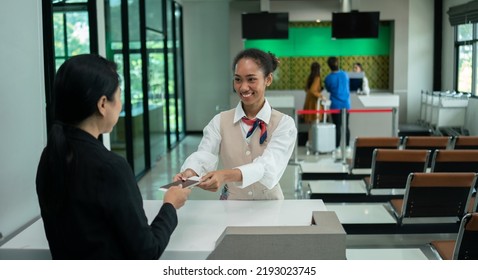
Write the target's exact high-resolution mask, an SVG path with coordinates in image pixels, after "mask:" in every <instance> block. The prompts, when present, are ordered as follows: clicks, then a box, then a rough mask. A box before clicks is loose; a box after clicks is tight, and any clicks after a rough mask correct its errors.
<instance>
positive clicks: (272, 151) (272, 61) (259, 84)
mask: <svg viewBox="0 0 478 280" xmlns="http://www.w3.org/2000/svg"><path fill="white" fill-rule="evenodd" d="M278 63H279V61H278V59H277V57H276V56H275V55H273V54H272V53H266V52H264V51H262V50H258V49H246V50H243V51H241V52H240V53H239V54H238V55H237V56H236V57H235V58H234V61H233V71H234V82H233V84H234V91H235V92H236V93H237V95H238V96H239V98H240V99H241V100H240V102H239V103H238V104H237V106H236V107H235V108H234V109H231V110H228V111H225V112H221V113H219V114H217V115H216V116H215V117H214V118H213V119H212V120H211V121H210V122H209V124H208V125H207V126H206V127H205V128H204V131H203V138H202V140H201V143H200V144H199V147H198V150H197V152H194V153H193V154H191V155H190V156H189V157H188V158H187V159H186V161H185V162H184V164H183V166H182V167H181V172H180V173H178V174H177V175H176V176H175V178H174V180H179V179H186V178H189V177H192V176H200V177H201V178H200V182H201V183H200V184H199V185H198V186H199V187H201V188H202V189H205V190H209V191H217V190H218V189H219V188H220V187H222V186H224V187H223V189H222V193H221V197H220V198H221V199H231V200H232V199H235V200H264V199H284V195H283V193H282V190H281V188H280V185H279V179H280V178H281V176H282V174H283V173H284V170H285V168H286V167H287V164H288V162H289V159H290V157H291V155H292V152H293V150H294V147H295V141H296V138H297V129H296V127H295V122H294V120H293V119H292V118H291V117H290V116H288V115H285V114H283V113H281V112H279V111H277V110H274V109H272V108H271V106H270V105H269V102H268V101H267V99H266V98H265V91H266V88H267V87H268V86H270V84H271V83H272V79H273V75H272V73H273V72H274V70H275V69H276V68H277V65H278ZM256 128H257V129H256ZM219 160H220V161H221V166H222V167H223V169H222V170H216V169H217V166H218V162H219Z"/></svg>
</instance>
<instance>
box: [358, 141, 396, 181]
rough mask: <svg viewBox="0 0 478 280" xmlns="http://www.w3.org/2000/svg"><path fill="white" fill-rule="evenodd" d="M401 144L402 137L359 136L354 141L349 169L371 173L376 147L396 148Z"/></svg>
mask: <svg viewBox="0 0 478 280" xmlns="http://www.w3.org/2000/svg"><path fill="white" fill-rule="evenodd" d="M399 146H400V137H357V138H355V141H354V146H353V147H354V150H353V155H352V159H351V160H350V161H349V170H350V173H352V174H368V175H370V172H371V168H372V156H373V151H374V150H375V149H395V150H397V149H398V148H399Z"/></svg>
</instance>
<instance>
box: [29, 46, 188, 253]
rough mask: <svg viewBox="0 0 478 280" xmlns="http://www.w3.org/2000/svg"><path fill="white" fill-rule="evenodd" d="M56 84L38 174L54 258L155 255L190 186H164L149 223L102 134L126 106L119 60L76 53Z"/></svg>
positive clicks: (129, 176) (128, 174)
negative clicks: (102, 138)
mask: <svg viewBox="0 0 478 280" xmlns="http://www.w3.org/2000/svg"><path fill="white" fill-rule="evenodd" d="M53 90H54V97H53V103H54V113H55V123H54V124H53V125H52V127H51V130H50V132H49V135H48V141H47V145H46V147H45V149H44V150H43V153H42V155H41V159H40V163H39V165H38V171H37V177H36V186H37V194H38V199H39V203H40V209H41V216H42V218H43V224H44V227H45V232H46V236H47V239H48V243H49V246H50V252H51V255H52V258H53V259H158V258H159V257H160V256H161V254H162V252H163V251H164V249H165V248H166V245H167V244H168V242H169V237H170V235H171V233H172V232H173V230H174V229H175V227H176V225H177V215H176V209H178V208H180V207H181V206H183V205H184V203H185V201H186V199H187V196H188V195H189V193H190V190H189V189H183V188H181V187H173V188H171V189H170V190H169V191H168V192H166V193H165V195H164V201H163V205H162V207H161V209H160V211H159V213H158V214H157V216H156V218H155V219H154V220H153V222H152V223H151V225H148V221H147V218H146V215H145V212H144V210H143V204H142V203H143V202H142V198H141V194H140V192H139V189H138V186H137V184H136V179H135V176H134V174H133V172H132V170H131V168H130V166H129V165H128V163H127V162H126V160H125V159H124V158H122V157H121V156H119V155H116V154H115V153H113V152H111V151H109V150H108V149H106V148H105V146H104V145H103V144H102V142H101V141H100V140H98V137H99V136H100V134H102V133H109V132H111V130H112V129H113V127H114V125H115V124H116V122H117V121H118V118H119V114H120V112H121V94H120V88H119V77H118V74H117V73H116V65H115V64H114V63H112V62H110V61H108V60H106V59H104V58H102V57H100V56H98V55H92V54H85V55H78V56H74V57H72V58H70V59H68V60H67V61H65V63H63V65H62V66H61V67H60V69H59V70H58V73H57V74H56V77H55V83H54V88H53Z"/></svg>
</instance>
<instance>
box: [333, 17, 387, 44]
mask: <svg viewBox="0 0 478 280" xmlns="http://www.w3.org/2000/svg"><path fill="white" fill-rule="evenodd" d="M379 25H380V12H358V11H352V12H350V13H332V38H336V39H352V38H377V37H378V29H379Z"/></svg>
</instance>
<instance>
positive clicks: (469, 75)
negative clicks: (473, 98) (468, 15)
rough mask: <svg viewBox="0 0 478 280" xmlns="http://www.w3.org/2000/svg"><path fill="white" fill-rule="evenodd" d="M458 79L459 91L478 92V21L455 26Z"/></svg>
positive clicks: (457, 88)
mask: <svg viewBox="0 0 478 280" xmlns="http://www.w3.org/2000/svg"><path fill="white" fill-rule="evenodd" d="M455 32H456V39H455V52H456V59H457V61H456V69H455V70H456V71H455V73H456V81H455V90H456V91H458V92H464V93H472V94H476V89H477V85H478V82H477V81H476V76H477V75H476V73H477V72H476V71H478V63H477V62H478V58H477V55H476V53H477V51H476V47H477V42H478V37H477V35H476V23H473V24H472V23H469V24H462V25H458V26H456V28H455Z"/></svg>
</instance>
